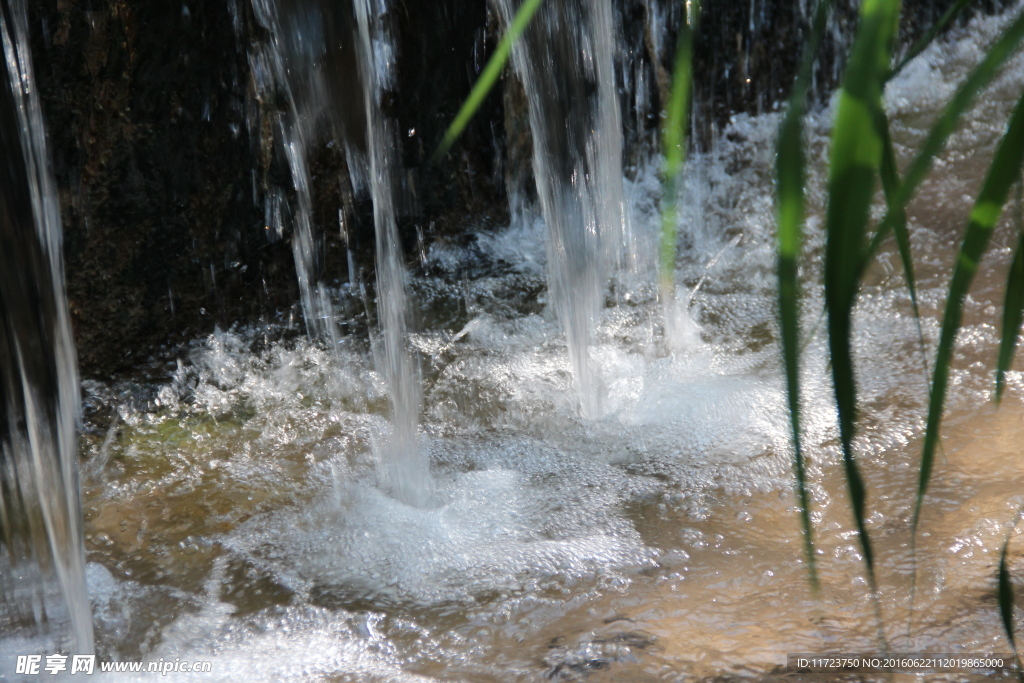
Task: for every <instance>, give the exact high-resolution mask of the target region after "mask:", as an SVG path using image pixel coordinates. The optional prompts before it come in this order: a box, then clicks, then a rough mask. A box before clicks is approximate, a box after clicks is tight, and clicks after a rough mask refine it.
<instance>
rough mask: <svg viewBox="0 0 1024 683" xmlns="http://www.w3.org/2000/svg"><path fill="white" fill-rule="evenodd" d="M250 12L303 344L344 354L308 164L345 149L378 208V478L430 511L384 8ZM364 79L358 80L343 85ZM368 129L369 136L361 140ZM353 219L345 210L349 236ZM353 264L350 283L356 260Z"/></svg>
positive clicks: (313, 6) (269, 1)
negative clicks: (386, 403) (333, 144)
mask: <svg viewBox="0 0 1024 683" xmlns="http://www.w3.org/2000/svg"><path fill="white" fill-rule="evenodd" d="M253 10H254V14H255V16H256V19H257V21H258V23H259V25H260V26H261V27H262V28H263V29H265V30H266V32H267V34H268V35H269V36H270V38H269V39H268V40H266V41H264V42H263V43H259V44H257V47H256V48H255V49H254V50H252V52H251V55H250V58H251V61H252V64H253V74H254V78H255V81H256V83H255V86H256V88H255V89H256V91H257V93H258V95H259V97H260V100H261V107H260V111H261V115H262V116H269V117H272V118H273V119H274V120H275V124H276V126H277V128H278V130H279V134H280V137H281V140H282V144H283V147H284V152H285V156H286V158H287V160H288V167H289V169H290V171H291V179H292V188H291V189H292V191H293V192H294V202H293V204H294V209H291V210H284V211H283V210H282V207H284V209H289V208H290V207H291V204H290V203H289V202H288V201H287V199H286V198H285V197H284V188H277V187H272V188H269V191H268V192H267V194H266V197H265V203H266V207H267V208H266V214H267V217H268V218H267V226H268V227H267V229H268V230H269V229H271V226H272V227H273V230H274V232H275V233H276V234H277V235H281V234H282V233H283V232H284V225H283V221H284V215H286V214H290V215H291V217H292V227H293V230H292V248H293V251H294V256H295V270H296V273H297V275H298V282H299V291H300V294H301V303H302V311H303V318H304V320H305V322H306V330H307V333H308V335H309V336H310V338H311V339H314V340H321V341H324V342H327V343H328V344H329V346H330V348H332V349H337V348H338V346H339V336H338V334H339V333H338V324H337V322H338V321H337V314H336V311H335V300H336V297H332V296H331V294H330V292H329V291H328V289H327V287H326V286H325V283H324V278H322V277H318V275H317V273H318V270H322V268H318V264H320V263H321V262H322V261H323V254H322V253H321V248H320V247H319V243H320V240H318V238H317V236H316V235H315V234H314V227H313V218H312V212H313V197H312V182H311V175H310V174H311V172H310V162H309V159H308V158H307V155H308V153H309V150H310V149H311V147H312V146H313V145H314V144H315V143H317V142H319V141H322V139H323V138H325V137H329V138H330V139H332V140H334V141H338V140H340V141H342V143H343V145H344V148H345V157H346V161H347V166H348V169H349V180H350V182H351V184H352V185H353V186H354V187H355V189H356V190H357V191H359V190H361V189H363V188H362V187H361V186H363V185H365V186H366V188H365V189H366V190H367V191H368V193H369V196H370V197H371V198H372V201H373V220H374V226H375V231H376V261H377V264H376V265H377V268H376V271H377V293H378V306H377V312H378V317H379V333H380V334H379V337H380V340H379V348H378V349H377V353H376V354H375V355H376V358H377V367H378V368H379V369H380V371H381V374H382V375H383V377H384V379H385V381H386V382H387V386H388V395H389V397H390V402H391V414H392V419H391V421H390V424H389V425H387V426H386V427H384V428H382V430H381V432H380V433H379V434H378V437H377V438H376V448H377V449H378V450H379V451H380V452H381V455H380V458H379V463H380V466H379V478H380V480H381V483H382V484H383V485H384V487H385V488H387V489H388V490H390V491H391V493H392V494H393V495H395V496H396V497H397V498H399V499H400V500H403V501H405V502H407V503H412V504H418V505H422V504H425V503H426V502H427V501H428V500H429V498H430V495H431V480H430V472H429V468H428V463H427V461H426V459H425V457H424V456H423V455H422V454H421V453H420V452H419V449H418V447H417V443H416V430H417V425H418V421H419V419H418V418H419V412H420V401H421V396H420V378H419V373H418V369H417V367H416V364H415V362H414V360H413V358H412V355H411V353H410V350H409V348H408V336H409V331H408V326H407V317H408V314H407V310H406V309H407V304H406V298H407V293H406V277H407V275H406V272H405V265H404V263H403V256H402V250H401V243H400V242H399V238H398V225H397V221H396V203H397V200H398V196H397V192H396V188H398V187H399V182H398V172H399V168H398V158H399V154H398V148H397V138H396V134H395V131H394V127H395V122H394V121H392V120H391V119H390V118H388V117H387V116H386V114H385V112H384V109H383V106H382V100H383V99H384V98H385V96H386V95H387V94H388V92H389V91H390V90H391V89H392V88H393V80H394V73H393V72H394V69H395V48H394V40H393V39H392V36H391V35H390V32H389V26H388V24H389V18H390V17H389V13H388V8H387V5H386V3H384V2H383V0H355V1H354V2H353V3H352V7H351V9H350V8H349V7H348V5H347V3H333V4H331V3H319V2H312V1H310V0H282V1H281V2H276V1H275V0H253ZM346 69H347V71H346ZM356 70H357V71H358V74H359V77H358V78H357V79H353V78H352V77H351V76H350V75H348V77H347V78H343V76H345V75H346V74H350V73H351V72H352V71H356ZM357 89H358V90H361V92H359V93H358V95H357V97H356V98H355V99H356V101H359V100H361V101H362V102H361V104H362V107H360V106H359V105H352V104H351V103H347V104H343V103H345V102H346V101H347V100H349V99H350V98H351V97H352V95H353V92H352V91H353V90H357ZM279 95H280V97H281V99H283V100H284V102H285V103H286V106H285V108H284V110H283V111H280V112H278V111H277V110H276V109H275V107H274V105H273V103H274V102H276V101H277V99H278V96H279ZM360 108H362V111H359V109H360ZM353 110H355V112H354V113H353ZM360 125H362V126H365V130H358V129H357V130H353V127H356V128H358V127H359V126H360ZM255 137H260V136H259V135H257V136H255ZM347 209H348V207H342V208H340V209H339V220H341V221H342V226H341V227H342V231H343V232H344V223H343V218H344V213H345V211H346V210H347ZM349 261H350V262H349V272H350V274H351V273H352V272H353V270H354V269H353V268H352V267H351V266H352V263H351V255H350V258H349ZM347 308H349V309H351V308H352V307H351V306H348V307H347Z"/></svg>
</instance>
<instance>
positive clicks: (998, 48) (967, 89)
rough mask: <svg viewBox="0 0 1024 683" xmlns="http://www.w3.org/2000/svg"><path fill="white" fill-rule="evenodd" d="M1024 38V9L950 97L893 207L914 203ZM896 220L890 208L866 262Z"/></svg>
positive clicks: (892, 204) (873, 239)
mask: <svg viewBox="0 0 1024 683" xmlns="http://www.w3.org/2000/svg"><path fill="white" fill-rule="evenodd" d="M1022 39H1024V12H1022V13H1021V15H1020V16H1018V17H1017V19H1016V20H1014V22H1013V23H1012V24H1010V26H1009V27H1007V29H1006V31H1004V32H1003V34H1002V35H1001V36H1000V37H999V39H998V40H997V41H996V42H995V43H993V44H992V47H990V48H989V50H988V52H986V53H985V58H984V59H983V60H982V61H981V63H980V64H978V66H976V67H975V68H974V70H973V71H971V73H970V74H969V75H968V76H967V78H966V79H964V82H963V83H962V84H961V85H960V87H959V88H957V91H956V93H955V94H954V95H953V98H952V99H950V101H949V103H948V104H947V105H946V108H945V109H944V110H943V111H942V115H941V116H940V117H939V118H938V120H937V121H936V122H935V124H934V125H933V126H932V129H931V131H929V133H928V137H927V138H926V139H925V143H924V145H923V146H922V147H921V150H920V151H919V152H918V153H917V156H915V157H914V159H913V160H912V161H911V162H910V166H909V167H908V168H907V172H906V174H905V175H904V176H903V182H902V183H901V184H900V188H899V192H898V193H897V195H896V197H895V199H894V200H893V201H891V202H889V204H890V207H893V206H895V207H898V208H899V209H900V210H903V209H904V208H905V207H906V205H907V204H908V203H909V202H910V200H911V199H912V198H913V196H914V193H915V192H917V188H918V187H919V186H920V184H921V182H922V181H924V179H925V178H927V177H928V171H929V169H930V168H931V165H932V161H933V160H934V159H935V156H936V155H937V154H938V153H939V152H940V151H942V148H943V147H944V146H945V145H946V140H948V139H949V136H950V135H952V134H953V131H955V130H956V126H957V124H958V123H959V122H960V117H961V116H963V114H964V112H966V111H967V110H968V109H970V107H971V105H972V104H973V103H974V98H975V97H976V96H977V94H978V93H979V92H981V91H982V90H983V89H984V88H985V87H986V86H987V85H988V84H989V83H991V82H992V79H993V78H995V77H996V75H997V74H998V73H999V70H1000V69H1001V68H1002V66H1003V64H1005V63H1006V60H1007V59H1009V58H1010V57H1011V56H1013V54H1014V52H1016V50H1017V47H1018V46H1019V45H1020V42H1021V40H1022ZM895 220H896V216H895V215H893V214H892V212H891V209H890V211H889V212H888V213H887V214H886V216H885V219H884V220H883V221H882V223H881V225H880V226H879V228H878V231H877V232H876V233H875V235H874V237H873V238H872V240H871V244H870V246H869V247H868V250H867V258H866V259H865V264H866V261H867V259H870V258H871V256H873V255H874V254H875V253H876V252H877V250H878V247H879V246H881V244H882V242H883V241H884V240H885V239H886V238H887V237H888V236H889V232H890V231H891V230H892V229H893V222H894V221H895Z"/></svg>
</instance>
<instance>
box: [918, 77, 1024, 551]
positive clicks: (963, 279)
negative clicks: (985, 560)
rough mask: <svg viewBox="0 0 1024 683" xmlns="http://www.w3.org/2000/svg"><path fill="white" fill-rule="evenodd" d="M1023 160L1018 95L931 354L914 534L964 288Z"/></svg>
mask: <svg viewBox="0 0 1024 683" xmlns="http://www.w3.org/2000/svg"><path fill="white" fill-rule="evenodd" d="M1022 160H1024V94H1022V95H1021V98H1020V100H1018V102H1017V105H1016V107H1015V108H1014V110H1013V114H1012V115H1011V116H1010V122H1009V124H1008V126H1007V129H1006V133H1005V135H1003V139H1002V140H1000V141H999V146H998V147H997V148H996V153H995V157H994V158H993V160H992V165H991V166H989V169H988V173H987V175H986V177H985V182H984V184H983V185H982V188H981V192H980V193H979V194H978V198H977V200H976V201H975V202H974V209H973V210H972V211H971V218H970V223H969V224H968V226H967V232H966V233H965V234H964V240H963V244H962V245H961V247H960V253H959V254H958V256H957V259H956V265H955V267H954V270H953V277H952V279H951V281H950V285H949V296H948V298H947V299H946V310H945V312H944V313H943V316H942V330H941V333H940V336H939V349H938V351H937V353H936V355H935V369H934V371H933V377H932V390H931V397H930V399H929V401H928V422H927V426H926V427H925V435H924V448H923V450H922V453H921V469H920V473H919V475H918V486H917V501H916V502H915V504H914V519H913V522H912V524H911V533H912V534H914V535H916V534H917V525H918V522H919V521H920V519H921V509H922V505H923V502H924V495H925V493H926V492H927V490H928V482H929V480H930V479H931V473H932V467H933V465H934V459H935V447H936V445H937V444H938V441H939V428H940V426H941V423H942V411H943V407H944V405H945V401H946V388H947V382H948V380H949V364H950V361H951V360H952V357H953V347H954V343H955V341H956V333H957V330H959V329H960V322H961V319H962V315H963V303H964V298H965V297H966V296H967V290H968V289H969V288H970V285H971V281H972V280H973V279H974V274H975V273H976V272H977V270H978V261H979V259H980V258H981V255H982V254H983V253H984V251H985V247H986V246H988V241H989V238H990V237H991V235H992V230H993V228H994V227H995V224H996V222H997V221H998V220H999V215H1000V213H1002V210H1003V205H1004V204H1005V203H1006V196H1007V194H1009V191H1010V187H1011V186H1012V185H1013V183H1015V182H1016V181H1017V179H1018V178H1019V177H1020V167H1021V161H1022Z"/></svg>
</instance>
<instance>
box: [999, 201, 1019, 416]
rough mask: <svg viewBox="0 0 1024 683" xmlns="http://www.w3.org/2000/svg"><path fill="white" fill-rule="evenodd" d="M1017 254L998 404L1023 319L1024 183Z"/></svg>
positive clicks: (1006, 305)
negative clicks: (1023, 199)
mask: <svg viewBox="0 0 1024 683" xmlns="http://www.w3.org/2000/svg"><path fill="white" fill-rule="evenodd" d="M1016 208H1017V210H1016V214H1017V216H1016V218H1017V234H1018V237H1017V251H1016V252H1014V254H1013V264H1012V265H1011V266H1010V274H1009V276H1007V278H1006V299H1005V300H1004V301H1003V334H1002V338H1001V339H1000V341H999V361H998V363H997V365H996V402H997V403H998V402H999V401H1001V400H1002V398H1003V391H1004V390H1005V389H1006V372H1007V371H1008V370H1009V369H1010V365H1011V364H1012V363H1013V352H1014V350H1016V348H1017V335H1018V333H1019V332H1020V325H1021V321H1022V319H1024V215H1022V212H1024V207H1022V198H1021V184H1020V183H1017V207H1016Z"/></svg>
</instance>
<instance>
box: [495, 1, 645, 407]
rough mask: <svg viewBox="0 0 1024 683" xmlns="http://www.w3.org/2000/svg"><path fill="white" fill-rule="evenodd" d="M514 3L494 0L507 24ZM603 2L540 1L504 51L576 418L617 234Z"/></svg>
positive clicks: (607, 16)
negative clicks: (523, 118) (514, 82)
mask: <svg viewBox="0 0 1024 683" xmlns="http://www.w3.org/2000/svg"><path fill="white" fill-rule="evenodd" d="M518 4H519V3H518V2H516V1H515V0H495V5H496V7H497V8H498V11H499V13H500V15H501V17H502V19H503V21H504V22H505V23H506V24H508V23H509V22H510V20H511V18H512V16H513V15H514V14H515V10H516V8H517V6H518ZM614 43H615V41H614V33H613V22H612V8H611V3H610V2H609V0H598V1H597V2H580V1H579V0H573V1H571V2H565V3H548V4H547V5H545V6H544V7H543V8H542V9H541V10H540V11H538V13H537V15H536V16H535V17H534V18H533V21H532V23H531V25H530V27H529V29H528V30H527V31H526V32H525V33H524V34H523V38H522V39H521V40H520V41H519V42H518V43H517V44H516V46H515V47H514V48H513V50H512V60H513V64H514V66H515V69H516V73H517V75H518V76H519V78H520V79H521V80H522V83H523V87H524V89H525V91H526V96H527V99H528V101H529V114H530V128H531V130H532V133H533V141H534V143H533V170H534V174H535V176H536V179H537V193H538V195H539V198H540V205H541V210H542V212H543V214H544V220H545V222H546V223H547V225H548V288H549V291H550V296H551V301H552V304H553V306H554V309H555V312H556V314H557V315H558V318H559V320H560V322H561V324H562V327H563V329H564V331H565V335H566V340H567V343H568V347H569V361H570V364H571V365H572V369H573V372H574V373H575V377H576V390H577V391H578V393H579V402H580V412H581V413H582V415H583V416H584V417H591V418H593V417H598V416H599V415H600V414H601V412H602V408H601V403H602V399H601V396H602V394H603V389H602V388H601V386H600V382H599V381H598V379H597V376H596V374H595V373H594V372H593V370H592V368H591V362H590V358H589V353H590V351H589V347H590V344H591V342H592V339H593V335H594V328H595V325H596V322H597V319H598V317H599V315H600V311H601V308H602V307H603V305H604V298H605V288H606V280H607V273H608V269H609V266H610V265H612V264H613V263H614V262H615V261H617V260H618V257H619V255H620V254H621V253H622V245H623V242H624V240H625V237H626V234H627V230H626V227H625V217H624V209H623V192H622V124H621V121H620V114H619V103H618V98H617V95H616V88H615V74H614V65H613V48H614Z"/></svg>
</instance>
